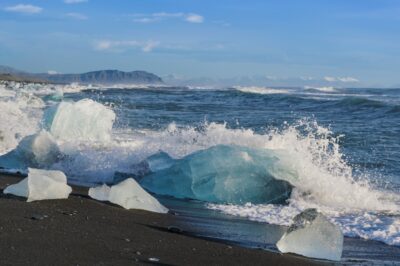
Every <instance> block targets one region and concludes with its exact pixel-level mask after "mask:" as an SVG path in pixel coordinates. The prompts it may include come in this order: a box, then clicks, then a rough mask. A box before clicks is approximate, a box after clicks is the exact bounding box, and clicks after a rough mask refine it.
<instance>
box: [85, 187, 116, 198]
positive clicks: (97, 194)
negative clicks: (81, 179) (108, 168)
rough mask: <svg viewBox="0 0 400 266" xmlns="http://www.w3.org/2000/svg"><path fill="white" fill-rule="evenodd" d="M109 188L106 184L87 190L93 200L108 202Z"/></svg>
mask: <svg viewBox="0 0 400 266" xmlns="http://www.w3.org/2000/svg"><path fill="white" fill-rule="evenodd" d="M110 190H111V188H110V187H109V186H107V185H106V184H103V185H102V186H98V187H92V188H90V189H89V196H90V197H91V198H93V199H95V200H99V201H108V199H109V198H110Z"/></svg>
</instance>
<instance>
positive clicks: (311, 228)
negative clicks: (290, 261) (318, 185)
mask: <svg viewBox="0 0 400 266" xmlns="http://www.w3.org/2000/svg"><path fill="white" fill-rule="evenodd" d="M276 246H277V247H278V249H279V251H281V252H283V253H288V252H291V253H296V254H300V255H303V256H307V257H312V258H318V259H327V260H334V261H339V260H340V258H341V256H342V250H343V233H342V231H341V230H340V228H339V227H338V226H337V225H334V224H332V223H331V222H330V221H328V219H327V218H326V217H325V216H323V215H322V214H321V213H319V212H317V210H315V209H307V210H305V211H303V212H302V213H300V214H299V215H297V216H296V217H295V218H294V219H293V224H292V225H291V226H290V227H289V229H288V231H287V232H286V233H285V234H284V235H283V236H282V238H281V239H280V240H279V241H278V243H277V244H276Z"/></svg>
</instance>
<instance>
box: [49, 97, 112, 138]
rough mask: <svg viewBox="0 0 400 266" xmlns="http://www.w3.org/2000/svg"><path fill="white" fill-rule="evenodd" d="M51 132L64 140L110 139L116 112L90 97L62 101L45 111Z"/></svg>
mask: <svg viewBox="0 0 400 266" xmlns="http://www.w3.org/2000/svg"><path fill="white" fill-rule="evenodd" d="M45 120H46V121H45V122H46V125H47V127H48V128H49V131H50V133H51V134H52V135H53V136H54V137H55V138H56V139H58V140H64V141H108V140H110V138H111V130H112V126H113V123H114V120H115V113H114V112H113V111H112V110H111V109H109V108H108V107H106V106H104V105H102V104H100V103H97V102H95V101H93V100H90V99H83V100H80V101H78V102H61V103H60V104H59V105H58V106H57V107H56V108H49V109H48V110H47V111H46V113H45Z"/></svg>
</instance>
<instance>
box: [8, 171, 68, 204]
mask: <svg viewBox="0 0 400 266" xmlns="http://www.w3.org/2000/svg"><path fill="white" fill-rule="evenodd" d="M71 192H72V189H71V187H70V186H68V185H67V177H66V176H65V175H64V173H63V172H61V171H50V170H41V169H33V168H29V169H28V177H26V178H25V179H23V180H22V181H21V182H19V183H17V184H14V185H10V186H8V187H6V188H5V189H4V194H12V195H15V196H19V197H24V198H27V202H32V201H37V200H48V199H66V198H68V196H69V194H70V193H71Z"/></svg>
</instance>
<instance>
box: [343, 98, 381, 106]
mask: <svg viewBox="0 0 400 266" xmlns="http://www.w3.org/2000/svg"><path fill="white" fill-rule="evenodd" d="M338 105H341V106H347V107H371V108H379V107H384V106H386V103H384V102H381V101H377V100H371V99H367V98H362V97H347V98H344V99H342V100H340V101H339V102H338Z"/></svg>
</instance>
